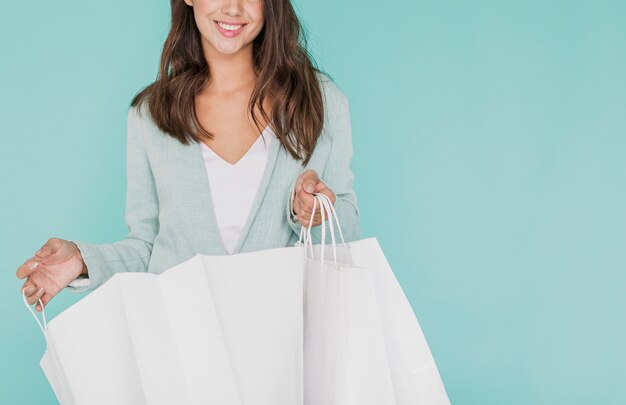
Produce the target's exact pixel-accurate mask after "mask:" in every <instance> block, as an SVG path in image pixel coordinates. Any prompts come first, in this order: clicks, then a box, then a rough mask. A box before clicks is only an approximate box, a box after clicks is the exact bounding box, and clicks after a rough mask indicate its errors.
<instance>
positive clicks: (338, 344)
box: [298, 194, 450, 405]
mask: <svg viewBox="0 0 626 405" xmlns="http://www.w3.org/2000/svg"><path fill="white" fill-rule="evenodd" d="M318 202H319V208H320V211H321V212H322V215H324V212H327V213H328V214H329V215H328V216H329V219H328V224H329V230H330V235H331V240H332V245H331V246H325V245H324V244H320V245H314V246H313V245H312V244H311V242H310V241H311V237H310V229H311V226H310V224H309V227H308V228H306V229H307V232H304V233H302V232H301V235H300V240H302V239H303V236H304V242H305V253H306V254H307V259H306V267H305V276H304V281H305V293H304V294H305V297H304V298H305V304H304V305H305V316H304V394H305V395H304V403H305V405H320V404H323V405H369V404H371V405H422V404H429V405H430V404H432V405H435V404H436V405H439V404H449V403H450V401H449V399H448V396H447V394H446V391H445V388H444V385H443V383H442V381H441V377H440V375H439V371H438V369H437V366H436V364H435V361H434V359H433V356H432V354H431V351H430V349H429V347H428V344H427V342H426V339H425V338H424V335H423V333H422V330H421V328H420V326H419V323H418V321H417V318H416V317H415V314H414V312H413V309H412V308H411V305H410V303H409V301H408V300H407V298H406V296H405V295H404V292H403V291H402V288H401V286H400V285H399V283H398V281H397V279H396V277H395V276H394V274H393V271H392V270H391V268H390V267H389V264H388V262H387V260H386V259H385V256H384V254H383V252H382V249H381V248H380V246H379V244H378V241H377V240H376V239H375V238H367V239H362V240H359V241H355V242H350V243H345V241H343V235H342V234H341V228H340V227H338V230H339V233H340V236H341V239H342V243H341V244H336V243H335V234H334V226H333V217H334V219H335V220H336V223H337V225H338V226H339V220H338V218H337V216H336V212H335V211H334V209H333V207H332V203H331V202H330V200H329V199H328V197H326V196H325V195H323V194H318V195H316V196H315V199H314V205H317V204H318ZM313 212H315V207H314V208H313ZM321 226H322V229H321V233H322V235H321V236H322V241H325V240H326V235H325V232H326V224H325V222H322V225H321ZM303 229H304V228H303ZM298 244H300V241H299V242H298Z"/></svg>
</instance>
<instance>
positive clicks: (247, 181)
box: [199, 126, 275, 254]
mask: <svg viewBox="0 0 626 405" xmlns="http://www.w3.org/2000/svg"><path fill="white" fill-rule="evenodd" d="M274 136H275V135H274V134H273V132H272V131H271V129H270V128H269V126H267V127H265V129H264V130H263V132H262V133H261V135H260V136H259V137H258V139H257V140H256V141H255V142H254V144H253V145H252V146H251V147H250V149H248V151H247V152H246V154H245V155H243V157H242V158H241V159H239V161H237V162H236V163H235V164H230V163H228V162H227V161H225V160H224V159H222V158H221V157H220V156H219V155H217V154H216V153H215V152H213V150H212V149H211V148H209V147H208V146H207V145H205V144H204V142H199V144H200V147H201V148H202V157H203V160H204V166H205V168H206V172H207V176H208V178H209V184H210V187H211V197H212V199H213V209H214V212H215V216H216V220H217V226H218V228H219V231H220V235H221V237H222V241H223V242H224V246H225V247H226V250H227V251H228V253H230V254H232V253H233V251H234V250H235V246H237V242H238V241H239V235H240V234H241V231H242V230H243V227H244V225H245V224H246V221H247V219H248V214H249V213H250V209H251V208H252V203H253V202H254V199H255V197H256V195H257V191H258V188H259V184H260V183H261V178H262V177H263V173H264V172H265V165H266V163H267V155H268V152H269V149H270V144H271V142H272V138H274ZM263 139H265V142H263Z"/></svg>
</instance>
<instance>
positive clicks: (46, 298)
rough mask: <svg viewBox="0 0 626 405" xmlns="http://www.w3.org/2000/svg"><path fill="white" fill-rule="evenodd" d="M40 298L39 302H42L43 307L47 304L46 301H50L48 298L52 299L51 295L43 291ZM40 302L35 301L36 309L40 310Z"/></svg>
mask: <svg viewBox="0 0 626 405" xmlns="http://www.w3.org/2000/svg"><path fill="white" fill-rule="evenodd" d="M40 298H41V302H43V306H44V307H45V306H46V305H48V302H50V300H51V299H52V296H51V295H50V294H48V293H45V292H44V294H42V296H41V297H40ZM41 302H38V303H37V306H36V307H35V310H36V311H39V312H41V310H42V307H41Z"/></svg>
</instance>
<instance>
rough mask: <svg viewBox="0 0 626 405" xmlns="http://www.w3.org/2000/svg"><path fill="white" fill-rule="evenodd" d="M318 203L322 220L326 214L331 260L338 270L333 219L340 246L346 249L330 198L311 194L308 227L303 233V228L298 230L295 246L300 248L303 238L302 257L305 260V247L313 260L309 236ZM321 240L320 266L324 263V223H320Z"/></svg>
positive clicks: (320, 194) (319, 194) (311, 239)
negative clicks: (311, 207)
mask: <svg viewBox="0 0 626 405" xmlns="http://www.w3.org/2000/svg"><path fill="white" fill-rule="evenodd" d="M318 201H319V210H320V214H321V216H322V218H324V216H325V214H326V213H328V226H329V230H330V238H331V245H332V247H333V258H334V262H335V267H336V268H339V264H338V262H337V242H336V240H335V227H334V222H333V217H334V219H335V221H336V223H337V229H338V230H339V234H340V236H341V242H342V245H343V246H344V247H346V248H347V247H348V246H347V244H346V241H345V238H344V237H343V232H342V231H341V225H340V224H339V218H338V217H337V212H336V210H335V208H334V206H333V203H332V202H331V200H330V197H328V196H327V195H325V194H322V193H313V210H312V215H311V218H310V219H309V226H308V227H306V231H305V227H304V226H303V227H302V228H300V238H299V239H298V242H297V243H296V246H300V244H301V243H302V239H303V237H304V244H305V249H304V256H305V258H307V257H308V256H307V252H306V247H307V246H308V247H309V250H310V252H311V256H310V257H311V258H313V256H314V254H313V238H312V236H311V229H312V225H313V216H314V215H315V210H316V207H317V202H318ZM321 227H322V229H321V238H322V241H323V242H322V243H321V247H320V249H321V252H320V253H321V260H320V261H321V264H322V265H323V263H324V257H325V256H324V247H325V243H324V242H325V241H326V221H322V223H321Z"/></svg>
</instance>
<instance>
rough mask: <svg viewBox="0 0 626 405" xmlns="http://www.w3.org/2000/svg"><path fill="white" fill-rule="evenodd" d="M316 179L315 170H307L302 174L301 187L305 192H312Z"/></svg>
mask: <svg viewBox="0 0 626 405" xmlns="http://www.w3.org/2000/svg"><path fill="white" fill-rule="evenodd" d="M318 181H319V178H318V177H317V172H316V171H315V170H307V171H306V172H304V173H303V175H302V189H303V190H304V191H306V192H307V193H313V192H314V191H315V185H316V184H317V182H318Z"/></svg>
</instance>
